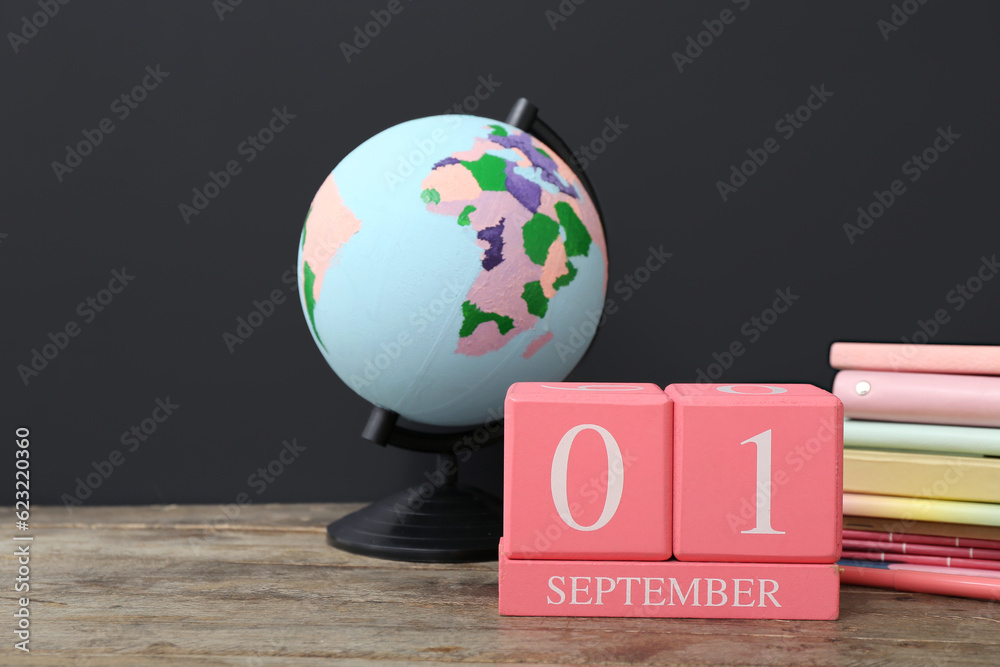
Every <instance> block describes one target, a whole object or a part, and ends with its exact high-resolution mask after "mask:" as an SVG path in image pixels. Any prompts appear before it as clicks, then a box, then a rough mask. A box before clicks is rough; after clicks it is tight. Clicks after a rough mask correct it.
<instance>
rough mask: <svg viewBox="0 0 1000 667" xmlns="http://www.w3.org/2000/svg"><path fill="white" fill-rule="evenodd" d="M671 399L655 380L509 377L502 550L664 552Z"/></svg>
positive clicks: (621, 555) (643, 555) (628, 555)
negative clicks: (515, 380)
mask: <svg viewBox="0 0 1000 667" xmlns="http://www.w3.org/2000/svg"><path fill="white" fill-rule="evenodd" d="M671 408H672V405H671V401H670V399H669V398H668V397H667V395H666V394H664V393H663V390H661V389H660V388H659V387H657V386H656V385H654V384H638V383H631V384H593V383H592V384H578V383H569V382H519V383H517V384H514V385H512V386H511V388H510V390H509V391H508V392H507V400H506V403H505V407H504V421H505V424H504V513H503V525H504V541H503V544H504V553H505V554H506V555H507V556H508V557H510V558H515V559H516V558H533V559H568V560H574V559H575V560H579V559H591V560H593V559H602V558H605V559H614V560H666V559H667V558H670V545H671V533H670V521H671V507H670V506H671V493H670V488H671V461H672V453H671V446H670V443H671V436H672V430H671V423H672V422H671V420H672V410H671Z"/></svg>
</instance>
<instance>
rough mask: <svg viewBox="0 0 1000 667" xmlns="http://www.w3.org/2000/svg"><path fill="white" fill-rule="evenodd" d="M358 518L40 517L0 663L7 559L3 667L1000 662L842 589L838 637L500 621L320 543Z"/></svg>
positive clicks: (971, 635) (211, 514) (185, 511)
mask: <svg viewBox="0 0 1000 667" xmlns="http://www.w3.org/2000/svg"><path fill="white" fill-rule="evenodd" d="M356 507H358V506H357V505H251V506H248V507H244V508H242V509H238V508H236V507H235V506H234V507H231V508H228V509H226V508H224V507H221V506H177V505H169V506H156V507H81V508H75V509H73V510H67V509H63V508H58V507H49V508H35V509H33V512H32V517H31V519H32V532H31V534H33V535H34V537H35V539H34V542H32V543H31V564H30V566H31V574H30V577H31V592H30V596H31V605H30V611H31V643H30V647H31V654H30V655H26V654H22V653H21V652H20V651H16V650H15V649H14V648H13V643H14V641H16V640H15V639H14V638H13V622H12V616H11V613H12V612H13V610H14V609H16V598H17V597H18V596H17V594H15V593H14V592H13V590H12V589H13V583H12V582H13V578H14V576H15V575H14V574H13V573H14V571H15V570H16V565H15V563H14V561H15V557H14V556H12V555H11V553H12V552H13V549H12V548H11V549H8V550H6V553H7V556H6V564H5V566H4V570H3V571H4V572H6V573H7V575H6V576H8V577H9V583H7V584H4V585H3V590H4V593H3V598H4V603H3V604H4V605H5V606H6V609H7V611H5V612H4V614H3V617H4V618H6V619H7V620H6V621H5V625H6V626H7V627H8V628H9V629H8V630H5V631H4V633H3V636H4V637H5V638H6V640H5V641H6V643H7V645H6V646H4V647H3V648H2V653H0V655H2V656H3V659H2V660H0V664H3V665H20V664H23V665H59V666H60V667H61V666H64V665H71V664H78V665H95V666H96V665H101V666H105V665H108V666H114V665H171V666H173V665H247V666H250V665H326V664H361V663H369V662H376V661H377V662H379V663H380V664H385V665H392V664H404V663H433V662H438V663H453V662H463V663H467V664H483V663H515V662H522V663H535V664H541V663H545V664H581V663H597V664H609V665H610V664H614V665H618V664H641V665H652V664H685V665H692V664H697V665H700V664H733V663H736V664H747V663H749V664H766V665H772V664H782V665H784V664H795V665H804V664H821V665H829V664H843V665H884V664H890V663H899V664H906V665H929V664H942V665H950V664H955V665H971V664H977V665H978V664H982V665H997V664H998V663H1000V605H997V604H994V603H989V602H983V601H978V600H966V599H961V598H949V597H939V596H931V595H921V594H908V593H898V592H894V591H885V590H878V589H867V588H858V587H853V586H845V587H844V589H843V592H842V594H841V595H842V609H841V617H840V620H839V621H835V622H821V621H805V622H804V621H706V620H665V619H582V618H581V619H567V618H506V617H501V616H499V615H498V614H497V572H496V563H495V562H494V563H479V564H472V565H414V564H408V563H396V562H392V561H382V560H376V559H371V558H365V557H362V556H354V555H351V554H347V553H344V552H341V551H338V550H336V549H333V548H331V547H329V546H327V544H326V540H325V534H324V527H325V526H326V524H327V523H328V522H329V521H331V520H333V519H335V518H338V517H340V516H343V515H344V514H345V513H347V512H349V511H351V510H353V509H355V508H356ZM227 514H228V515H230V516H227ZM12 544H15V543H12Z"/></svg>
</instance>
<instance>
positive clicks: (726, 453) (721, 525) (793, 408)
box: [666, 384, 844, 563]
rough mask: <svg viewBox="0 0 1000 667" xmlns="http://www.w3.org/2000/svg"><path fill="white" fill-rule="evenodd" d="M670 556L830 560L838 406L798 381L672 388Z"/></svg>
mask: <svg viewBox="0 0 1000 667" xmlns="http://www.w3.org/2000/svg"><path fill="white" fill-rule="evenodd" d="M666 393H667V395H668V396H670V397H671V398H672V399H673V401H674V445H673V447H674V484H673V494H674V502H673V515H674V522H673V533H674V542H673V551H674V555H675V557H676V558H678V559H679V560H685V561H740V562H773V563H791V562H800V563H832V562H834V561H836V560H837V558H838V557H839V556H840V551H841V524H842V516H843V515H842V511H841V508H842V502H843V495H842V488H843V473H842V470H843V417H844V407H843V404H842V403H841V402H840V400H839V399H838V398H837V397H836V396H834V395H833V394H830V393H829V392H826V391H823V390H822V389H820V388H818V387H814V386H812V385H803V384H782V385H762V384H737V385H721V384H673V385H670V386H669V387H667V389H666Z"/></svg>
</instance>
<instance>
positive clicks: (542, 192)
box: [421, 124, 607, 357]
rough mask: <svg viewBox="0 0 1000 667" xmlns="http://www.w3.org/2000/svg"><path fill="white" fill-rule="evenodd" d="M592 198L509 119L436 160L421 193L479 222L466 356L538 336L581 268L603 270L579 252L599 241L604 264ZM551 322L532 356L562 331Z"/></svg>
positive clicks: (465, 315) (467, 222) (463, 338)
mask: <svg viewBox="0 0 1000 667" xmlns="http://www.w3.org/2000/svg"><path fill="white" fill-rule="evenodd" d="M584 197H585V195H584V194H583V193H582V190H581V188H580V186H579V183H578V179H577V178H576V176H575V174H573V172H572V171H571V170H570V169H569V167H568V166H567V165H566V163H565V162H563V161H562V160H558V159H557V158H553V157H552V155H550V153H549V152H548V151H546V150H545V148H544V147H543V145H541V144H539V143H538V142H537V141H536V140H535V139H534V138H533V137H531V135H529V134H526V133H524V132H521V131H518V130H515V129H513V128H508V127H505V126H503V125H499V124H488V125H485V126H484V127H483V132H482V135H481V136H476V137H475V138H474V140H473V145H472V146H471V147H470V148H469V149H468V150H464V151H458V152H455V153H453V154H451V155H450V156H448V157H446V158H444V159H443V160H440V161H438V162H437V163H436V164H435V165H434V166H433V168H432V169H431V171H430V173H429V174H428V175H427V176H426V177H425V178H424V180H423V182H422V184H421V200H422V201H423V202H424V204H425V205H426V206H427V210H429V211H431V212H432V213H437V214H440V215H442V216H447V217H450V218H451V219H452V220H453V221H457V224H458V226H459V227H462V228H470V232H469V233H470V234H471V233H474V237H473V236H470V240H472V241H473V243H472V244H470V250H471V251H473V252H475V253H477V256H478V258H479V261H480V263H481V266H482V270H481V271H480V273H479V275H478V276H477V278H476V279H475V281H474V282H473V284H472V286H471V287H470V289H469V291H468V293H467V296H466V300H465V302H464V303H463V304H462V323H461V326H460V328H459V332H458V334H459V336H458V347H457V349H456V350H455V351H456V352H457V353H458V354H464V355H469V356H479V355H483V354H486V353H487V352H491V351H494V350H499V349H500V348H502V347H503V346H504V345H506V344H507V343H508V342H509V341H511V340H513V339H514V338H515V337H516V336H517V335H518V334H520V333H524V332H529V335H531V334H530V332H532V330H533V329H534V328H535V325H536V324H537V323H538V321H539V319H541V318H544V317H546V315H547V314H549V313H550V312H551V311H552V307H554V306H555V305H556V304H557V303H558V299H559V297H557V296H556V292H557V291H558V290H560V289H561V288H563V287H566V286H567V285H569V284H570V283H572V282H573V281H574V279H576V277H577V276H578V274H579V272H580V271H581V270H583V271H593V270H594V268H593V266H594V264H593V263H583V264H580V265H579V266H574V265H573V264H572V263H571V262H570V261H569V259H570V258H571V257H589V256H590V250H591V247H592V246H593V244H594V243H595V239H598V240H599V243H600V245H599V250H600V251H601V255H602V257H601V258H600V260H601V262H600V263H603V259H604V258H603V255H604V252H605V250H604V244H603V240H604V237H603V234H602V232H601V228H600V220H599V219H598V218H597V214H596V211H595V210H594V208H593V205H592V204H591V203H590V202H589V201H585V199H584ZM452 224H454V223H452ZM463 233H465V232H463ZM599 270H604V271H606V270H607V269H606V264H605V265H604V267H603V269H599ZM605 277H606V276H605ZM514 285H518V286H520V287H519V289H518V290H517V291H515V290H514V288H513V286H514ZM541 329H542V330H541V331H539V332H538V333H537V334H534V335H532V339H531V341H530V343H529V344H528V345H527V346H526V348H525V351H524V356H525V357H530V356H531V355H533V354H535V353H536V352H537V351H538V350H539V349H540V348H542V347H543V346H544V345H545V344H547V343H548V342H549V341H550V340H551V339H552V332H551V331H549V328H548V325H546V326H544V327H542V328H541Z"/></svg>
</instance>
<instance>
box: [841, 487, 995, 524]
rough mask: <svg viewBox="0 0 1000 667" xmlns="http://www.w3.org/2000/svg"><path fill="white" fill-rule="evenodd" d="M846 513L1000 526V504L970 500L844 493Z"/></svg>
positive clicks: (907, 519)
mask: <svg viewBox="0 0 1000 667" xmlns="http://www.w3.org/2000/svg"><path fill="white" fill-rule="evenodd" d="M844 514H845V515H850V516H877V517H883V518H886V519H901V520H903V521H940V522H942V523H972V524H975V525H977V526H1000V505H998V504H996V503H970V502H966V501H963V500H934V499H931V498H910V497H903V496H876V495H872V494H867V493H844Z"/></svg>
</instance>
